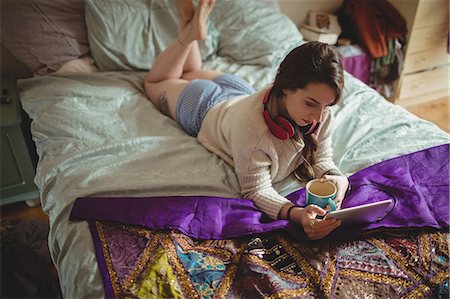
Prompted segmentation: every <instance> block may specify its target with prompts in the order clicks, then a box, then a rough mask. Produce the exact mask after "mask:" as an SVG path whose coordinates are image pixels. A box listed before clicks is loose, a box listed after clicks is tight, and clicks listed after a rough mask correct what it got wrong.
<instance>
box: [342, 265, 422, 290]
mask: <svg viewBox="0 0 450 299" xmlns="http://www.w3.org/2000/svg"><path fill="white" fill-rule="evenodd" d="M339 276H341V277H352V278H357V279H361V280H365V281H373V282H382V283H385V284H396V285H399V286H402V287H410V286H412V285H413V282H411V281H406V280H405V279H404V278H399V277H392V276H388V275H384V274H379V273H368V272H366V271H359V270H351V269H342V270H340V271H339Z"/></svg>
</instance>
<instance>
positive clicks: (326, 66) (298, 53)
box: [271, 42, 344, 181]
mask: <svg viewBox="0 0 450 299" xmlns="http://www.w3.org/2000/svg"><path fill="white" fill-rule="evenodd" d="M312 82H314V83H324V84H327V85H328V86H330V87H331V88H332V89H334V90H335V91H336V99H335V101H334V103H333V105H334V104H336V103H337V102H338V101H340V99H341V97H342V90H343V87H344V71H343V67H342V63H341V60H340V56H339V53H338V51H337V50H336V48H335V47H334V46H330V45H328V44H325V43H321V42H307V43H304V44H302V45H300V46H298V47H297V48H295V49H293V50H292V51H291V52H290V53H289V54H288V55H287V56H286V57H285V59H284V60H283V62H281V64H280V67H279V68H278V72H277V75H276V77H275V81H274V84H273V88H272V91H271V95H272V96H273V97H274V98H275V99H276V100H279V99H280V98H281V97H283V96H284V95H285V94H284V91H283V90H285V89H288V90H292V91H295V90H296V89H302V88H305V87H306V85H308V84H309V83H312ZM298 131H299V130H296V134H295V135H294V138H295V139H297V140H299V139H300V138H302V136H301V134H299V133H298ZM303 141H304V143H305V147H304V149H303V152H302V155H303V157H304V158H305V159H306V160H307V161H306V162H305V163H302V164H300V165H299V167H297V169H296V170H295V173H296V174H297V177H299V178H300V179H301V180H302V181H307V180H310V179H313V178H314V171H313V169H312V165H314V164H315V163H316V151H317V138H316V136H315V134H311V135H306V136H303ZM299 154H300V153H299ZM308 162H309V163H308Z"/></svg>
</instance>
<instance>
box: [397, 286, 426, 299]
mask: <svg viewBox="0 0 450 299" xmlns="http://www.w3.org/2000/svg"><path fill="white" fill-rule="evenodd" d="M429 292H430V288H429V287H428V286H426V285H424V284H421V285H419V286H418V287H417V288H415V289H414V290H413V291H412V292H411V293H409V294H407V295H405V296H403V297H402V299H417V298H426V297H427V296H426V295H427V294H428V293H429Z"/></svg>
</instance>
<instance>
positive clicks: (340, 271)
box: [2, 0, 450, 298]
mask: <svg viewBox="0 0 450 299" xmlns="http://www.w3.org/2000/svg"><path fill="white" fill-rule="evenodd" d="M42 2H44V3H45V1H42ZM57 2H58V1H56V2H54V3H56V4H57ZM5 3H8V1H4V3H2V5H6V4H5ZM9 3H21V5H25V4H26V3H27V1H17V2H11V1H9ZM24 3H25V4H24ZM36 3H39V1H38V2H36ZM71 4H72V5H73V7H70V9H73V10H76V12H78V14H74V13H73V12H70V11H69V7H67V11H65V12H63V13H70V15H71V16H72V17H74V16H78V17H80V18H81V21H80V20H78V21H77V22H72V23H71V24H70V25H71V26H78V27H80V26H81V27H80V28H81V29H80V28H78V29H76V30H79V31H78V32H84V31H83V30H85V36H84V37H80V36H75V35H70V34H67V31H66V32H65V34H62V35H61V36H63V37H64V38H65V39H67V38H71V41H72V42H73V43H71V44H70V47H71V49H72V50H73V49H74V47H75V48H76V46H74V44H75V45H78V46H79V47H78V48H77V51H70V55H66V56H64V58H63V59H60V60H59V61H56V63H54V64H52V65H51V64H48V63H47V64H45V60H44V59H41V60H40V64H41V65H39V66H38V65H37V64H36V65H35V68H34V71H35V74H36V75H35V76H34V77H33V78H28V79H22V80H19V82H18V86H19V92H20V98H21V103H22V106H23V109H24V110H25V111H26V113H27V114H28V115H29V116H30V118H31V119H32V126H31V130H32V135H33V141H34V142H35V144H36V148H37V153H38V156H39V162H38V166H37V171H36V177H35V183H36V184H37V186H38V187H39V190H40V196H41V205H42V208H43V210H44V211H45V212H46V213H47V214H48V215H49V219H50V234H49V247H50V252H51V255H52V259H53V262H54V264H55V266H56V268H57V270H58V274H59V279H60V284H61V289H62V293H63V296H64V298H104V297H132V298H166V297H168V298H212V297H227V298H260V297H269V298H272V297H273V298H279V297H280V298H284V297H288V298H289V297H301V298H303V297H304V298H317V297H320V298H322V297H324V298H363V297H364V298H368V297H370V298H419V297H433V298H447V297H448V294H449V292H448V281H449V271H448V269H449V251H448V244H449V233H448V228H449V210H448V204H449V200H448V198H449V193H448V191H449V170H448V165H449V161H448V152H449V141H450V136H449V134H447V133H446V132H444V131H442V130H440V129H439V128H438V127H437V126H435V125H434V124H432V123H430V122H427V121H425V120H422V119H419V118H418V117H416V116H414V115H412V114H410V113H409V112H407V111H406V110H405V109H403V108H402V107H399V106H396V105H393V104H391V103H390V102H388V101H386V100H385V99H384V98H383V97H381V96H380V95H379V94H378V93H376V92H375V91H374V90H373V89H371V88H370V87H368V86H367V85H365V84H364V83H362V82H361V81H359V80H358V79H355V78H354V77H353V76H352V75H350V74H349V73H346V74H345V91H344V96H343V100H342V101H341V103H339V104H338V105H336V106H334V107H333V108H332V112H333V113H334V115H335V118H336V130H335V132H334V135H333V144H334V160H335V162H336V164H337V165H338V166H339V168H340V170H341V171H342V172H343V173H345V174H346V175H347V176H349V179H350V182H351V184H352V186H353V189H352V191H351V192H350V194H349V195H348V196H347V198H346V200H345V201H344V204H343V206H344V207H345V206H352V205H357V204H360V203H365V202H374V201H377V200H382V199H385V198H394V199H395V202H396V206H395V207H394V208H393V209H392V210H391V211H390V212H389V213H388V214H387V215H386V217H384V218H383V219H380V221H377V222H376V223H372V224H369V225H365V226H357V227H349V228H340V229H338V230H337V231H335V232H333V233H332V234H331V235H330V236H328V237H327V238H325V239H323V240H320V241H315V242H311V241H309V240H308V239H307V238H306V237H305V235H304V233H303V232H302V230H301V229H300V228H298V227H293V226H291V225H290V224H288V223H287V221H284V220H279V221H270V220H269V219H268V218H267V217H265V215H262V214H261V213H260V212H259V211H258V210H257V209H256V207H255V206H254V205H253V203H252V202H251V201H248V200H244V199H240V198H239V194H240V190H239V185H238V182H237V179H236V176H235V173H234V171H233V169H232V167H231V166H230V165H228V164H227V163H226V162H224V161H223V160H221V159H220V158H219V157H217V156H216V155H214V154H212V153H211V152H208V151H207V150H206V149H204V148H203V147H202V146H201V145H200V144H199V143H198V142H197V140H196V139H195V138H193V137H190V136H189V135H187V134H186V133H185V132H183V130H182V129H181V128H180V127H179V126H178V125H177V124H176V123H175V122H174V121H172V120H171V119H169V118H167V117H165V116H164V115H162V114H161V113H160V112H159V111H158V110H156V109H155V107H154V106H153V105H152V104H151V103H150V102H149V101H148V100H147V99H146V97H145V93H144V90H143V80H144V77H145V74H146V71H147V70H148V68H149V67H151V64H152V62H153V60H154V57H155V56H156V55H157V54H158V53H159V52H160V51H161V50H162V49H164V47H165V46H166V45H167V43H169V42H170V41H171V38H172V36H173V35H174V34H175V32H176V12H175V10H174V6H173V3H172V2H171V1H168V0H167V1H166V0H164V1H163V0H161V1H151V0H139V1H137V0H120V1H119V0H117V1H106V0H86V1H85V2H84V1H73V2H71ZM11 5H15V4H11ZM47 5H52V4H48V3H47ZM45 8H46V7H45V5H44V6H41V7H40V12H39V14H40V16H41V18H40V19H39V20H41V19H42V15H43V14H47V13H49V11H50V10H45ZM24 11H26V10H25V9H24V7H22V9H21V10H17V11H15V12H16V13H17V14H19V13H22V14H23V13H24ZM53 13H54V12H53ZM59 13H60V14H61V13H62V12H59ZM3 19H5V18H3ZM46 19H47V20H48V15H47V18H46ZM84 21H85V22H84ZM75 23H76V24H75ZM53 24H56V22H55V23H53ZM25 25H27V24H25ZM66 25H67V24H66ZM66 25H64V26H66ZM4 26H6V25H4V23H2V29H4ZM10 26H11V28H8V30H9V31H10V32H11V31H12V30H14V28H13V26H12V25H10ZM62 26H63V25H61V24H59V25H58V26H56V27H52V28H53V29H54V28H59V29H61V28H62ZM83 26H85V27H84V29H83ZM44 27H45V26H42V27H40V28H44ZM64 28H67V27H64ZM48 32H49V31H47V34H48ZM52 32H54V30H53V31H52ZM208 33H209V35H208V38H207V39H206V40H205V41H204V42H202V43H201V52H202V57H203V59H204V66H205V68H212V69H217V70H220V71H223V72H228V73H234V74H237V75H240V76H242V77H243V78H244V79H245V80H247V81H248V82H249V83H250V84H251V85H253V86H254V87H255V88H256V89H260V88H263V87H264V86H267V85H268V84H270V82H271V80H272V78H273V77H274V75H275V72H276V68H277V66H278V64H279V63H280V61H281V59H282V58H283V57H284V55H285V54H286V53H287V52H288V51H289V50H290V49H292V48H293V47H295V46H297V45H298V44H300V43H302V42H304V41H303V38H302V36H301V34H300V33H299V32H298V30H297V28H296V26H295V25H294V24H293V23H292V22H291V21H290V20H289V19H288V18H287V17H286V16H284V15H283V14H282V13H281V12H280V11H279V8H278V4H277V2H276V1H256V0H255V1H250V0H246V1H218V3H217V4H216V7H215V9H214V11H213V13H212V16H211V22H210V23H209V27H208ZM2 38H4V39H2V42H3V43H4V44H6V45H8V43H9V44H10V43H11V40H7V38H8V35H4V36H3V37H2ZM16 38H17V35H16ZM19 38H20V36H19ZM22 38H23V37H22ZM83 38H84V39H83ZM61 39H62V38H61ZM61 39H58V40H57V41H54V43H52V46H53V47H52V49H53V50H54V51H56V50H55V43H56V45H58V42H61ZM25 41H26V42H29V43H31V42H33V36H29V37H28V39H27V40H26V39H25V38H23V40H22V43H24V42H25ZM83 41H84V43H83ZM68 44H69V43H65V46H67V45H68ZM80 45H81V46H80ZM86 45H88V48H87V49H86ZM63 49H64V46H63V45H61V47H60V48H58V50H59V51H62V50H63ZM36 51H38V49H36ZM34 55H35V56H36V55H37V54H36V53H34ZM55 57H61V56H58V55H56V54H55V55H54V56H52V59H53V60H56V58H55ZM42 64H44V67H43V66H42ZM303 187H304V184H301V183H299V182H298V181H296V180H295V178H293V177H290V178H288V179H286V180H284V181H283V182H281V183H279V184H276V185H275V188H276V189H277V190H278V191H279V192H280V193H281V194H283V195H285V196H287V197H288V198H289V199H290V200H292V201H293V202H295V203H298V204H302V203H304V188H303Z"/></svg>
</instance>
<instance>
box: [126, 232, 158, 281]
mask: <svg viewBox="0 0 450 299" xmlns="http://www.w3.org/2000/svg"><path fill="white" fill-rule="evenodd" d="M142 229H143V230H144V228H142ZM159 235H160V234H158V233H157V234H154V236H153V238H152V239H151V240H150V244H149V245H148V246H146V247H145V249H144V251H143V252H142V254H141V255H140V257H139V260H138V261H137V262H136V264H135V267H134V268H133V271H132V272H131V273H130V275H128V277H127V278H126V279H124V280H123V283H122V284H123V288H124V289H130V288H131V287H132V285H133V284H134V283H135V282H136V279H137V278H138V277H139V275H141V273H142V271H143V270H144V268H145V267H146V266H147V263H148V262H149V260H150V258H151V257H152V256H153V254H154V253H155V250H156V248H157V247H158V245H159V239H160V237H159Z"/></svg>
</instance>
